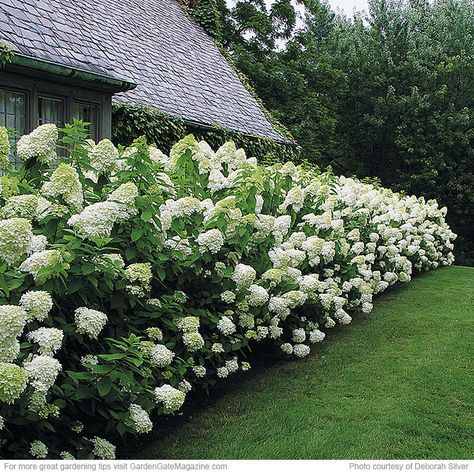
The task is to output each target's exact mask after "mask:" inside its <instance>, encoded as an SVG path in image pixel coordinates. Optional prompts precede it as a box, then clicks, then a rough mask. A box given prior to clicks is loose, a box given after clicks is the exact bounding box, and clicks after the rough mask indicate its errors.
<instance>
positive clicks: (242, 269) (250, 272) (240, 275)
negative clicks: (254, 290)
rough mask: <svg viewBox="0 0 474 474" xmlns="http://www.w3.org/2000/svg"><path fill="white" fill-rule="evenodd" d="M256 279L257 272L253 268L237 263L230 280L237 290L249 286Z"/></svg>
mask: <svg viewBox="0 0 474 474" xmlns="http://www.w3.org/2000/svg"><path fill="white" fill-rule="evenodd" d="M256 277H257V272H256V271H255V269H254V268H252V267H251V266H250V265H244V264H243V263H239V264H237V265H236V267H235V270H234V273H233V275H232V280H234V281H235V283H236V284H237V287H238V288H244V287H248V286H250V285H251V284H252V283H253V282H254V280H255V278H256Z"/></svg>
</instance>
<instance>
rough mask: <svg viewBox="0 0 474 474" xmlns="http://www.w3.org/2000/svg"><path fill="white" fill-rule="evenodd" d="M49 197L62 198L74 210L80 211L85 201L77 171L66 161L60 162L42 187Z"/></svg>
mask: <svg viewBox="0 0 474 474" xmlns="http://www.w3.org/2000/svg"><path fill="white" fill-rule="evenodd" d="M41 193H42V194H43V195H44V196H46V197H48V198H61V199H62V200H63V201H64V202H65V203H66V205H67V206H69V207H70V208H71V210H72V211H79V210H80V209H81V208H82V204H83V202H84V196H83V193H82V185H81V182H80V180H79V175H78V173H77V171H76V170H75V169H74V168H73V167H72V166H71V165H68V164H66V163H60V164H59V165H58V167H57V168H56V169H55V170H54V171H53V174H52V175H51V178H50V180H49V181H46V182H45V183H44V184H43V187H42V188H41Z"/></svg>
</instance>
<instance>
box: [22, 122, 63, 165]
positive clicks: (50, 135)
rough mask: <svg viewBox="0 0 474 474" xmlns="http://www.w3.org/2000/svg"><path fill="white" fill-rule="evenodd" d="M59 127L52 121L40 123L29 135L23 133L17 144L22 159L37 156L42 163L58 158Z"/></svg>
mask: <svg viewBox="0 0 474 474" xmlns="http://www.w3.org/2000/svg"><path fill="white" fill-rule="evenodd" d="M58 137H59V134H58V128H57V127H56V125H54V124H52V123H47V124H44V125H40V126H39V127H38V128H35V129H34V130H33V131H32V132H31V133H30V134H29V135H23V136H22V137H21V138H20V139H19V140H18V142H17V144H16V151H17V153H18V156H19V157H20V158H21V159H22V160H29V159H30V158H36V159H37V160H38V161H39V162H41V163H46V164H50V163H52V162H53V161H54V160H55V159H56V156H57V155H56V142H57V141H58Z"/></svg>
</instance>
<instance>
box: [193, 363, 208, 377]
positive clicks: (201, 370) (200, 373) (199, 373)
mask: <svg viewBox="0 0 474 474" xmlns="http://www.w3.org/2000/svg"><path fill="white" fill-rule="evenodd" d="M193 372H194V375H195V376H196V377H198V378H202V377H205V376H206V372H207V370H206V367H204V366H202V365H195V366H194V367H193Z"/></svg>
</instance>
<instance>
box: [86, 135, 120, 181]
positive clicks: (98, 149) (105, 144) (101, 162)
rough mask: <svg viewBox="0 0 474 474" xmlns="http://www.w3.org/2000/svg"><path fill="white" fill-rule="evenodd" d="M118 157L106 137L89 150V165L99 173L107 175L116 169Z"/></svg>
mask: <svg viewBox="0 0 474 474" xmlns="http://www.w3.org/2000/svg"><path fill="white" fill-rule="evenodd" d="M118 159H119V152H118V150H117V148H115V146H114V144H113V143H112V142H111V141H110V140H109V139H108V138H104V139H103V140H101V141H100V142H99V143H97V145H94V146H93V147H92V149H91V150H90V151H89V160H90V163H91V166H92V167H93V168H94V169H95V171H96V172H97V174H99V175H101V174H103V175H107V174H110V173H111V172H113V171H114V170H115V169H116V166H117V161H118Z"/></svg>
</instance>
